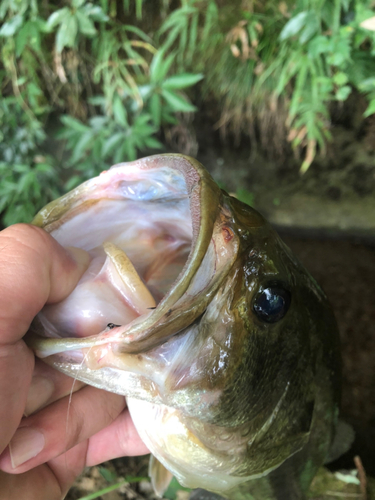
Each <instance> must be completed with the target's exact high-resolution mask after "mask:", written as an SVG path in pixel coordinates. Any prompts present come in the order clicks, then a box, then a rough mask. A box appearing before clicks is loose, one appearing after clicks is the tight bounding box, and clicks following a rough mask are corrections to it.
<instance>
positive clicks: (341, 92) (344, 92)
mask: <svg viewBox="0 0 375 500" xmlns="http://www.w3.org/2000/svg"><path fill="white" fill-rule="evenodd" d="M351 91H352V88H351V87H350V85H344V86H343V87H340V88H339V89H338V90H337V92H336V95H335V97H336V99H337V100H338V101H346V99H347V98H348V97H349V95H350V93H351Z"/></svg>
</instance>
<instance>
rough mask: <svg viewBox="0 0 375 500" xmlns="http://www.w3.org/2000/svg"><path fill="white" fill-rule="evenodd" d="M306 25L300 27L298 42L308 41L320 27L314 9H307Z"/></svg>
mask: <svg viewBox="0 0 375 500" xmlns="http://www.w3.org/2000/svg"><path fill="white" fill-rule="evenodd" d="M305 22H306V25H305V27H304V28H303V29H302V32H301V35H300V37H299V42H300V43H301V44H302V45H303V44H304V43H306V42H307V41H309V40H310V39H311V38H312V37H313V36H314V35H315V34H316V33H317V32H318V31H319V29H320V22H319V18H318V16H317V14H316V12H314V11H309V12H308V15H307V16H306V19H305Z"/></svg>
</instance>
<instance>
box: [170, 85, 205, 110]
mask: <svg viewBox="0 0 375 500" xmlns="http://www.w3.org/2000/svg"><path fill="white" fill-rule="evenodd" d="M162 96H163V97H164V99H165V100H166V101H167V103H168V104H169V105H170V106H171V108H172V111H173V112H176V111H183V112H189V111H196V110H197V108H196V107H195V106H193V105H192V104H190V102H188V101H187V100H186V99H185V98H184V97H182V96H180V95H178V94H176V93H175V92H171V91H170V90H164V89H163V90H162Z"/></svg>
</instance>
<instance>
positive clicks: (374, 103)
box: [363, 99, 375, 118]
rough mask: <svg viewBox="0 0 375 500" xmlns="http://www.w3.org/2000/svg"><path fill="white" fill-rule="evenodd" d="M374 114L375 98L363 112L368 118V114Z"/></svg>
mask: <svg viewBox="0 0 375 500" xmlns="http://www.w3.org/2000/svg"><path fill="white" fill-rule="evenodd" d="M373 114H375V99H372V100H371V101H370V104H369V105H368V108H367V109H366V111H365V112H364V113H363V116H364V117H365V118H367V117H368V116H371V115H373Z"/></svg>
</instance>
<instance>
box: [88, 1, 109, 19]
mask: <svg viewBox="0 0 375 500" xmlns="http://www.w3.org/2000/svg"><path fill="white" fill-rule="evenodd" d="M81 10H83V11H84V12H85V13H86V14H87V15H88V16H90V17H91V18H92V19H93V20H94V21H98V22H101V23H103V22H106V21H108V20H109V17H108V16H107V15H106V14H105V13H104V12H103V9H102V8H101V7H99V5H93V4H92V3H88V4H86V5H84V6H83V7H82V9H81Z"/></svg>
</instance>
